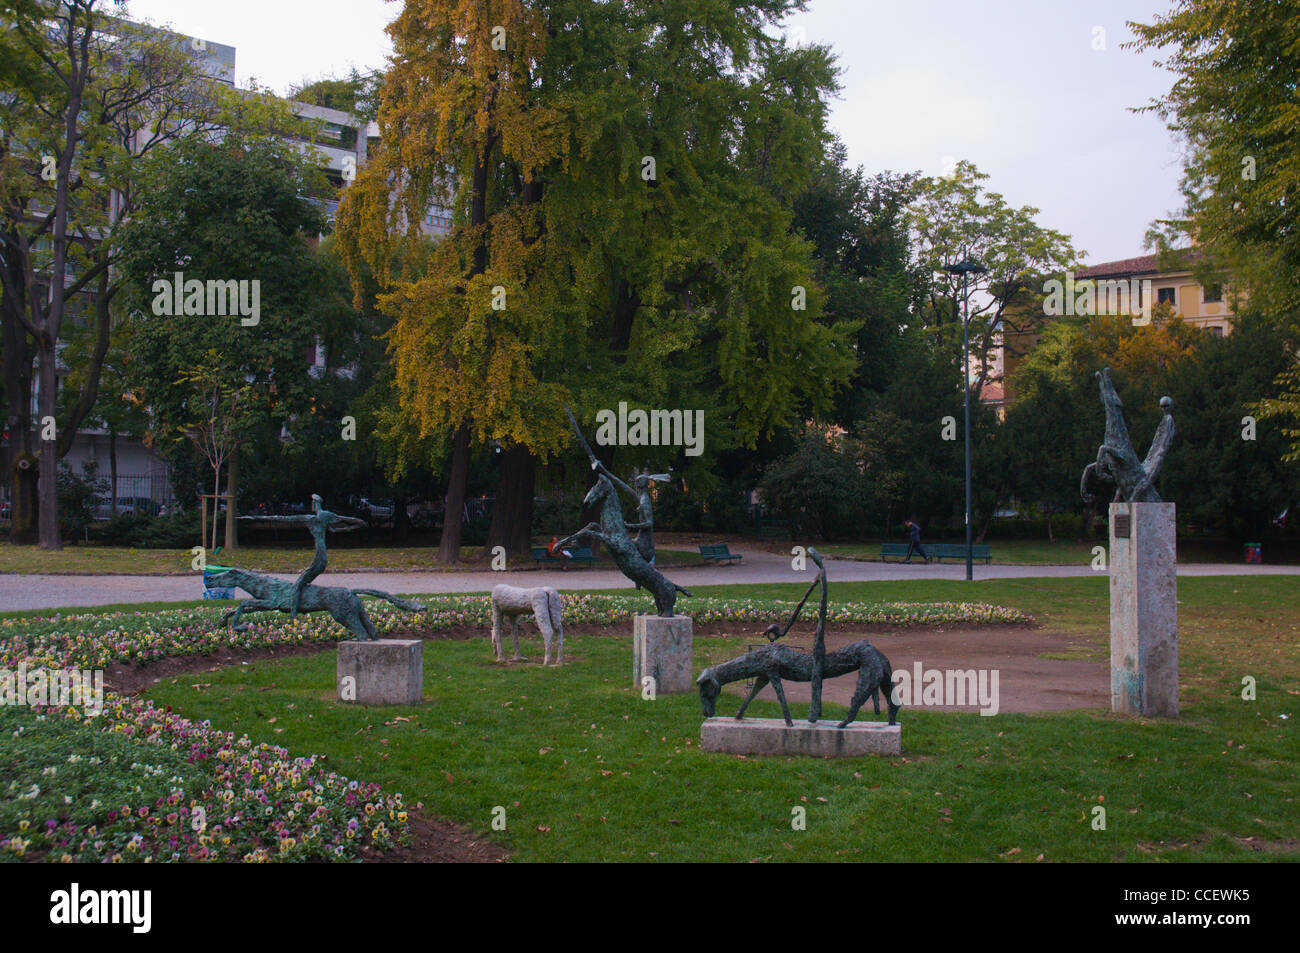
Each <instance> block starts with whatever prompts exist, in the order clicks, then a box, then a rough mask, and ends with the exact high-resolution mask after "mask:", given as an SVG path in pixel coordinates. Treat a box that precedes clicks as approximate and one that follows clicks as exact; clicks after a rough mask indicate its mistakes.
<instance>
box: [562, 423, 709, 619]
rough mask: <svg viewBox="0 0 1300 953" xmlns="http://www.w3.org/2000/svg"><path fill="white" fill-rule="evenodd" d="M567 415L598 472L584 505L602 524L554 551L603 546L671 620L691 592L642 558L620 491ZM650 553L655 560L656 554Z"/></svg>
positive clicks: (588, 527)
mask: <svg viewBox="0 0 1300 953" xmlns="http://www.w3.org/2000/svg"><path fill="white" fill-rule="evenodd" d="M565 411H566V412H568V414H569V422H570V423H571V424H573V430H574V433H575V434H577V437H578V442H579V443H581V444H582V446H583V449H585V450H586V451H587V457H588V458H589V459H590V460H591V468H592V469H593V470H595V471H597V473H596V483H595V485H593V486H592V488H591V489H590V490H588V491H587V495H586V497H585V498H584V499H583V501H582V502H583V504H584V505H585V506H596V505H599V506H600V522H598V523H588V524H587V525H586V526H584V527H583V528H582V529H580V530H578V531H577V532H576V533H574V534H572V535H571V536H568V537H566V538H565V539H562V540H561V541H560V542H558V543H556V544H555V547H554V548H555V549H556V550H559V549H563V548H564V547H565V546H567V545H569V544H570V543H573V542H581V541H583V540H587V541H590V540H592V539H595V540H598V541H600V542H601V543H604V544H605V546H606V548H608V549H609V554H610V557H611V558H612V559H613V560H614V565H616V566H618V568H619V571H620V572H622V573H623V575H625V576H627V578H629V579H631V580H632V581H633V582H634V583H636V584H637V585H638V586H640V587H641V588H643V589H646V590H648V591H649V592H650V594H651V595H652V596H654V600H655V608H656V610H657V611H658V613H659V615H661V616H663V617H665V618H668V617H671V616H672V614H673V608H674V607H675V606H676V604H677V593H679V592H680V593H682V594H683V595H686V596H689V595H690V594H691V593H690V591H689V590H686V589H683V588H682V587H681V586H679V585H677V584H676V583H674V582H670V581H669V580H667V579H666V578H664V575H663V573H661V572H659V570H657V569H655V567H654V566H652V565H651V564H650V562H649V560H647V559H646V557H645V556H644V555H642V552H641V549H640V548H639V547H638V546H637V541H636V540H634V539H632V537H631V536H630V535H628V529H629V527H628V525H627V522H626V521H625V520H624V519H623V505H622V503H620V502H619V498H618V491H617V490H615V489H614V484H613V483H612V482H610V479H609V477H608V476H606V473H605V469H604V467H603V466H602V465H601V463H600V461H599V460H597V459H596V455H595V454H594V453H592V452H591V447H590V446H588V445H587V441H586V440H585V439H584V438H583V436H582V431H581V430H580V429H579V428H578V422H577V421H576V420H575V419H574V417H573V412H572V411H569V409H568V408H567V407H566V408H565ZM632 528H638V529H640V528H643V526H642V524H641V523H634V524H633V525H632ZM645 528H648V527H645ZM651 553H652V558H653V550H652V551H651Z"/></svg>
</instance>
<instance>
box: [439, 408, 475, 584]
mask: <svg viewBox="0 0 1300 953" xmlns="http://www.w3.org/2000/svg"><path fill="white" fill-rule="evenodd" d="M468 476H469V428H468V427H465V426H461V427H458V428H457V429H456V436H455V438H454V439H453V440H452V447H451V472H450V474H449V476H448V478H447V496H446V499H445V500H444V504H445V507H444V510H443V514H442V539H441V540H439V542H438V562H440V563H455V562H459V560H460V531H461V526H462V521H463V520H464V518H465V480H466V479H467V478H468Z"/></svg>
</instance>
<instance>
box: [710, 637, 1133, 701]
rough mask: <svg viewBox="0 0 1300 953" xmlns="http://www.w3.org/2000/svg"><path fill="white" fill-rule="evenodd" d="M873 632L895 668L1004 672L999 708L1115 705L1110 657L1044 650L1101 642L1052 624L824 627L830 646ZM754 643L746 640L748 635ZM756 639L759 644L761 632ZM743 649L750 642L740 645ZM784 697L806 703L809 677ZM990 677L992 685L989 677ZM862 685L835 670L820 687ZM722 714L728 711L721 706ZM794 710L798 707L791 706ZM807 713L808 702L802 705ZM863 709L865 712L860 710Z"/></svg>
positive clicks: (802, 643) (838, 696) (825, 694)
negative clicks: (827, 629) (1058, 629)
mask: <svg viewBox="0 0 1300 953" xmlns="http://www.w3.org/2000/svg"><path fill="white" fill-rule="evenodd" d="M864 638H865V639H869V640H870V642H871V644H872V645H874V646H875V647H876V648H878V649H880V651H881V652H883V653H884V654H885V656H886V657H887V658H888V659H889V662H890V664H891V665H892V666H893V668H894V672H895V673H896V674H897V673H898V672H900V671H903V670H906V671H908V672H909V673H911V674H912V675H913V676H914V673H915V665H916V663H918V662H919V663H920V664H921V667H922V670H923V671H925V670H928V669H938V670H940V671H946V670H950V669H952V670H960V671H965V670H969V669H974V670H976V671H977V672H978V671H980V670H985V671H988V672H990V673H991V672H992V671H994V670H996V671H997V672H998V712H999V713H1006V712H1035V711H1064V710H1066V709H1070V708H1108V707H1109V706H1110V670H1109V666H1108V665H1107V663H1105V662H1100V661H1088V660H1084V659H1059V658H1043V656H1044V655H1045V654H1070V655H1081V654H1083V653H1084V652H1086V651H1088V650H1089V649H1093V648H1094V647H1095V644H1089V640H1088V639H1086V638H1080V637H1078V636H1069V635H1063V634H1062V633H1060V632H1051V631H1048V630H1046V629H1038V628H1032V627H1029V626H985V627H980V628H963V627H948V626H942V627H924V628H922V627H913V628H900V629H890V630H877V631H866V630H865V629H864V628H863V627H860V626H854V627H845V628H841V629H839V630H836V631H831V632H828V633H827V635H826V648H827V650H834V649H837V648H841V647H843V646H845V645H847V644H848V643H850V642H855V641H857V640H858V639H864ZM747 644H748V643H747ZM752 644H754V645H757V644H759V643H758V641H757V640H755V641H754V642H753V643H752ZM791 644H792V645H794V646H797V647H798V648H802V649H804V650H806V651H812V638H811V635H810V634H808V633H800V634H799V636H798V638H796V639H795V641H794V642H792V643H791ZM738 648H739V651H737V652H736V654H737V655H739V654H740V652H741V651H743V650H744V647H738ZM783 684H784V686H785V695H786V700H787V701H788V702H790V703H791V705H792V706H794V704H795V703H796V702H799V703H801V704H803V705H806V704H807V703H808V699H809V694H808V693H809V685H808V683H807V682H802V683H792V682H785V683H783ZM988 684H990V685H991V682H989V683H988ZM856 685H857V675H856V674H853V675H843V676H841V677H839V678H833V679H831V680H829V681H827V682H826V683H825V685H824V686H823V688H822V698H823V699H824V700H825V701H832V702H838V703H840V704H842V705H847V704H848V703H849V700H850V698H851V697H852V695H853V690H854V688H855V687H856ZM727 689H728V691H730V692H732V693H733V694H743V693H744V692H745V691H746V689H745V688H744V687H743V686H741V685H738V684H732V685H728V686H727ZM758 697H759V698H761V699H769V700H771V701H775V700H776V693H775V692H773V691H772V689H771V687H770V686H769V687H768V688H765V689H764V690H763V691H761V692H760V693H759V695H758ZM925 707H927V708H935V709H937V710H941V711H978V710H979V706H978V705H964V706H956V705H927V706H925ZM718 713H719V714H725V711H724V710H723V709H722V708H721V707H719V712H718ZM790 714H791V716H792V717H794V718H798V717H800V713H799V712H796V711H795V710H793V707H792V710H791V712H790ZM802 715H803V717H807V709H804V711H803V712H802ZM864 715H865V717H867V718H868V719H870V718H874V716H873V715H872V714H871V709H870V707H869V706H868V707H867V708H865V709H864ZM860 717H863V716H860Z"/></svg>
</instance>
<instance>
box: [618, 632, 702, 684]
mask: <svg viewBox="0 0 1300 953" xmlns="http://www.w3.org/2000/svg"><path fill="white" fill-rule="evenodd" d="M694 631H695V626H694V621H693V620H692V619H691V617H690V616H688V615H675V616H672V617H671V618H664V617H663V616H658V615H639V616H636V617H634V618H633V620H632V684H633V685H634V686H635V687H636V689H637V690H638V691H640V690H641V689H642V687H643V686H642V684H641V679H642V677H643V676H646V675H649V676H650V677H651V678H653V679H654V680H655V681H654V689H655V693H656V694H660V695H670V694H673V693H676V692H693V691H695V690H696V689H695V681H694V679H693V678H692V677H691V666H692V660H693V652H694V644H695V638H694Z"/></svg>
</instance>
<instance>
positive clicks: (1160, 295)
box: [1156, 288, 1178, 306]
mask: <svg viewBox="0 0 1300 953" xmlns="http://www.w3.org/2000/svg"><path fill="white" fill-rule="evenodd" d="M1176 299H1177V293H1176V290H1175V289H1174V288H1157V289H1156V303H1157V304H1164V303H1166V302H1168V303H1169V305H1170V306H1174V305H1176V304H1177V303H1178V302H1177V300H1176Z"/></svg>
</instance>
